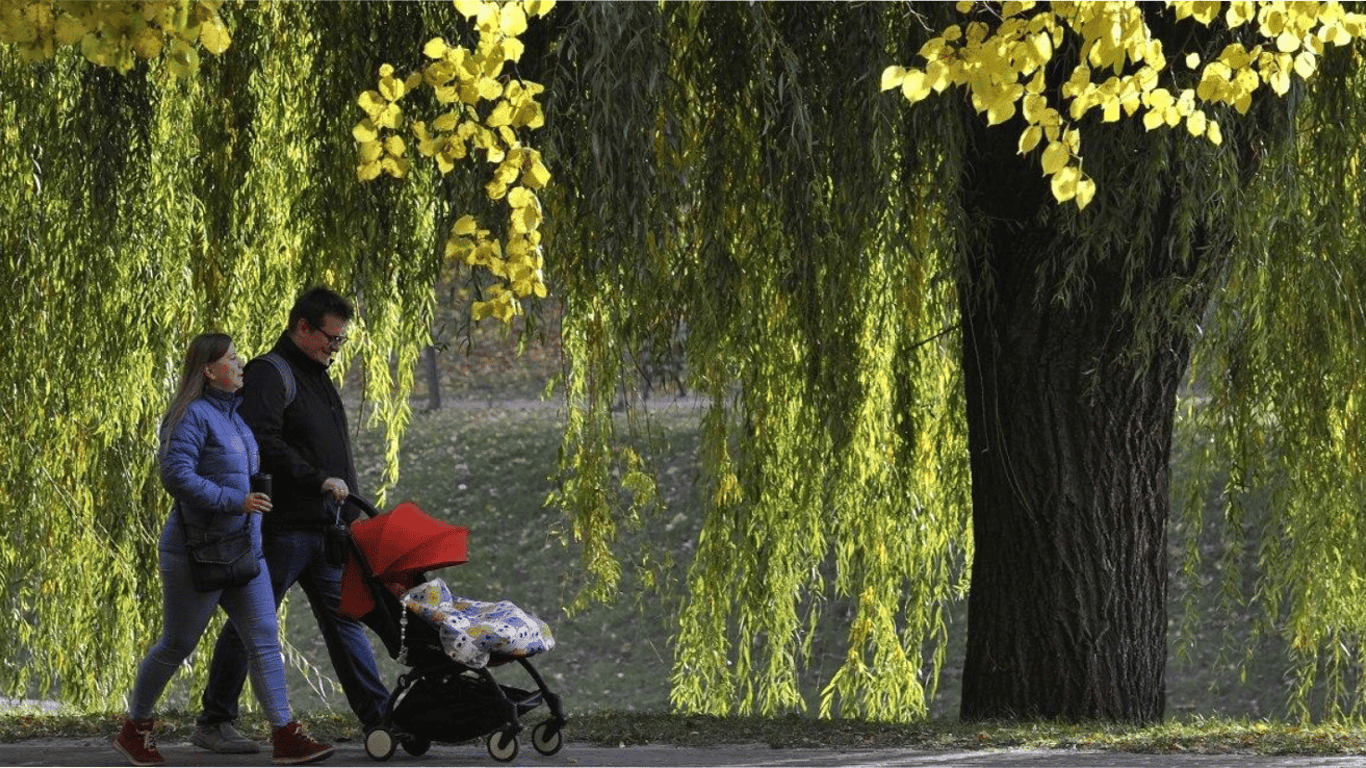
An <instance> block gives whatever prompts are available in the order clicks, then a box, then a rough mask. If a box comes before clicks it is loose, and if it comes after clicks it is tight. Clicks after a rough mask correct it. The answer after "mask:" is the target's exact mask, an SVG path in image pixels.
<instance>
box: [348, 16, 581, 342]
mask: <svg viewBox="0 0 1366 768" xmlns="http://www.w3.org/2000/svg"><path fill="white" fill-rule="evenodd" d="M454 5H455V8H456V10H457V12H459V13H460V14H461V15H463V16H465V17H466V18H467V19H470V20H471V21H472V22H473V23H474V25H475V27H476V29H477V30H478V31H479V42H478V44H477V46H476V47H475V48H474V49H473V50H470V49H469V48H466V47H464V46H458V45H451V44H449V43H447V41H446V40H444V39H442V38H439V37H437V38H432V39H431V40H429V41H427V43H426V45H424V46H423V49H422V50H423V54H424V55H425V56H426V57H427V58H428V59H429V60H430V61H429V63H428V64H427V65H426V66H425V67H424V68H422V69H421V70H420V71H417V72H413V73H412V74H410V75H408V76H407V77H406V78H404V79H401V80H400V79H399V78H397V77H396V76H395V75H394V69H393V67H392V66H390V65H388V64H385V65H383V66H382V67H380V70H379V74H380V80H379V85H378V87H377V89H375V90H371V91H366V92H365V93H363V94H361V96H360V98H359V99H358V100H357V103H358V104H359V105H360V107H361V109H362V110H364V112H365V115H366V116H365V118H364V119H363V120H361V121H360V122H359V123H357V124H356V126H355V127H354V128H353V129H352V136H353V137H354V138H355V139H356V142H357V144H358V155H359V164H358V165H357V168H356V174H357V177H358V178H360V180H361V181H370V180H373V179H375V178H378V177H379V176H380V175H381V174H388V175H390V176H392V177H394V178H403V177H404V176H406V175H407V173H408V170H409V168H410V164H409V162H408V160H407V159H406V157H405V152H406V151H407V146H406V145H405V144H404V142H403V139H402V138H401V137H400V135H399V131H401V130H402V129H403V128H404V127H407V126H408V125H409V123H408V122H407V121H406V120H405V118H404V114H403V110H402V109H401V107H400V106H399V104H398V102H399V100H400V99H402V98H403V97H404V96H405V95H407V94H408V93H411V92H412V91H414V90H417V89H419V88H423V87H426V88H429V89H431V91H432V93H433V95H434V96H435V99H436V102H437V104H439V105H441V107H442V108H443V109H445V110H446V111H445V112H443V113H442V114H440V115H439V116H437V117H436V118H434V119H432V120H431V121H430V122H428V121H425V120H420V121H415V122H412V123H411V130H412V134H413V136H415V137H416V138H417V150H418V152H419V153H420V154H422V155H423V156H424V157H430V158H432V159H434V160H435V161H436V165H437V168H438V169H439V170H440V171H441V173H443V174H445V173H450V172H451V171H452V170H453V169H454V168H455V166H456V164H457V163H458V162H459V161H461V160H463V159H465V158H467V157H469V156H470V155H471V154H472V153H473V152H476V151H480V152H483V154H484V158H485V160H486V161H487V162H488V163H490V164H492V165H493V166H494V169H493V172H492V174H491V178H490V180H489V182H488V184H487V185H486V186H485V191H486V193H487V194H488V197H489V199H490V200H502V201H504V202H506V204H507V206H508V209H509V214H508V225H507V239H506V243H505V244H504V243H503V241H500V240H497V239H494V238H492V237H491V236H490V233H489V230H487V229H481V228H480V226H479V223H478V222H477V221H476V220H475V218H474V217H473V216H470V215H465V216H462V217H461V218H460V219H459V220H458V221H457V222H456V223H455V225H454V226H453V227H452V228H451V233H450V236H449V238H448V240H447V242H446V256H447V257H448V258H450V259H451V260H453V261H458V262H462V263H464V264H467V265H469V266H471V267H474V268H480V269H484V270H487V271H488V273H489V274H491V275H493V276H494V277H495V278H497V280H498V281H499V282H497V283H495V284H494V285H493V286H491V287H490V288H489V290H488V294H487V297H486V299H485V300H483V301H477V302H475V303H474V306H473V313H474V317H475V319H476V320H481V319H483V318H485V317H496V318H498V319H500V320H502V321H504V322H507V321H510V320H511V319H512V317H513V316H514V315H516V314H517V313H519V312H520V311H521V304H520V302H519V301H518V300H519V299H523V298H526V297H528V296H538V297H544V296H545V295H546V286H545V283H544V267H545V262H544V258H543V255H542V251H541V232H540V225H541V203H540V199H539V198H538V197H537V195H536V190H539V189H542V188H543V187H545V185H546V184H547V183H549V181H550V171H549V169H548V168H546V166H545V163H544V162H542V160H541V154H540V152H538V151H536V150H535V149H531V148H530V147H526V146H524V145H523V144H522V141H521V139H520V138H519V131H528V130H535V129H537V128H540V127H541V126H542V125H544V124H545V114H544V112H543V111H542V109H541V105H540V103H539V102H538V101H537V100H536V97H537V96H538V95H539V94H540V93H542V92H543V91H544V90H545V89H544V88H543V87H542V86H541V85H539V84H537V83H532V82H529V81H525V80H521V79H518V78H514V77H510V76H507V75H505V74H504V65H505V63H506V62H508V61H517V60H519V59H520V58H521V56H522V51H523V45H522V42H521V41H520V40H519V39H518V36H519V35H521V34H522V33H523V32H525V31H526V29H527V21H528V19H530V18H535V17H537V16H544V15H545V14H547V13H549V12H550V10H551V8H553V7H554V3H553V2H550V1H549V0H520V1H519V2H505V3H498V2H486V1H485V0H454ZM486 102H488V103H490V104H491V106H489V107H487V108H486V109H485V110H483V111H484V113H485V114H481V111H480V109H479V106H480V105H481V104H484V103H486Z"/></svg>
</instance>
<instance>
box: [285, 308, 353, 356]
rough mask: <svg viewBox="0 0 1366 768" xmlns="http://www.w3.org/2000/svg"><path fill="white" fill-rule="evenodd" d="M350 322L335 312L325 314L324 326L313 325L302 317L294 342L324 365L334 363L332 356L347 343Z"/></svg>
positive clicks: (306, 353)
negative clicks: (347, 330)
mask: <svg viewBox="0 0 1366 768" xmlns="http://www.w3.org/2000/svg"><path fill="white" fill-rule="evenodd" d="M347 325H348V323H347V322H346V321H345V320H343V319H341V318H340V317H337V316H336V315H333V314H330V313H329V314H325V315H323V322H322V327H319V328H315V327H313V326H312V325H311V324H310V323H309V322H308V320H306V319H300V320H299V325H298V328H297V329H296V331H297V332H296V333H295V334H294V343H295V344H296V345H298V347H299V350H300V351H302V352H303V353H304V354H305V355H308V356H309V357H310V358H312V359H314V360H317V361H318V362H319V363H322V364H323V365H331V364H332V356H333V355H335V354H336V353H337V350H339V349H341V346H342V345H343V344H345V343H346V326H347Z"/></svg>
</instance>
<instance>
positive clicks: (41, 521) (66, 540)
mask: <svg viewBox="0 0 1366 768" xmlns="http://www.w3.org/2000/svg"><path fill="white" fill-rule="evenodd" d="M464 24H465V22H464V21H463V19H461V17H460V16H459V15H458V14H455V13H454V12H453V10H452V6H450V5H444V4H443V5H440V6H437V5H435V4H408V3H396V4H388V3H337V4H299V3H266V4H251V5H229V6H223V5H222V4H221V3H216V2H155V1H149V2H140V3H117V2H116V3H53V2H49V1H48V0H42V1H41V2H27V1H20V0H4V2H0V42H4V43H6V45H4V46H3V47H0V75H3V78H4V82H5V83H6V85H5V86H4V88H3V89H0V126H3V127H0V134H3V136H4V144H5V151H4V153H3V156H2V157H0V210H3V211H4V214H5V218H6V221H7V222H9V226H7V227H6V228H5V229H4V232H3V233H0V281H3V283H4V284H5V285H6V289H5V290H4V291H3V292H0V316H3V319H2V320H0V338H3V339H4V343H3V344H0V364H3V368H4V370H3V372H0V393H3V395H0V498H3V499H4V505H5V506H4V510H5V512H6V516H7V518H9V520H10V522H9V524H8V525H7V526H6V533H5V534H4V536H3V537H0V574H2V575H0V582H3V584H4V585H5V588H4V590H3V595H2V596H0V601H2V604H3V606H4V610H3V611H0V636H3V637H4V640H3V645H0V655H3V656H4V658H5V659H7V661H8V663H6V664H5V665H4V667H3V669H0V687H3V690H4V692H5V694H6V695H18V696H25V695H29V696H52V697H57V698H60V699H61V700H63V701H65V702H68V703H71V704H75V705H85V706H91V705H94V706H118V704H119V699H120V698H121V697H122V696H123V695H124V693H125V692H126V691H127V690H128V688H129V686H130V684H131V678H132V675H133V671H134V666H135V665H134V664H133V663H132V661H131V660H133V659H136V657H137V656H138V655H139V654H140V653H142V652H143V651H145V649H146V647H147V644H148V643H150V642H151V641H152V639H153V638H154V637H155V636H156V632H157V631H158V629H159V627H158V623H159V621H160V611H159V605H160V598H159V589H160V587H159V583H160V577H159V576H158V574H157V570H156V540H157V537H158V535H159V532H160V528H161V525H162V522H163V521H164V519H165V514H166V509H167V501H166V498H165V494H164V492H163V491H162V490H161V488H160V484H159V482H157V480H156V472H155V466H154V460H153V457H154V456H155V453H156V450H155V444H156V435H157V425H158V422H159V419H160V417H161V414H162V412H163V410H164V408H165V405H166V402H167V398H168V397H169V393H170V387H171V386H172V385H173V381H172V379H173V377H174V376H175V375H176V371H175V368H176V365H177V362H178V360H179V358H180V356H181V355H182V354H183V350H184V348H185V345H186V343H187V342H188V340H189V338H191V337H192V336H193V335H195V334H196V333H199V332H202V331H205V330H211V329H217V330H224V331H227V332H230V333H232V334H233V335H234V336H235V338H236V340H237V344H238V348H239V349H240V350H242V351H243V353H244V354H254V353H258V352H261V351H264V350H265V349H267V348H269V346H270V345H271V344H272V343H273V341H274V339H275V337H276V336H277V335H278V334H279V332H280V330H281V328H282V327H283V322H284V319H285V316H286V314H287V312H288V309H289V307H290V305H291V303H292V301H293V298H294V296H296V295H297V294H298V292H299V291H300V290H301V289H302V288H303V287H305V286H307V285H309V284H312V283H326V284H329V285H331V286H332V287H334V288H336V289H337V290H339V291H341V292H343V293H345V294H348V295H351V296H354V297H355V298H356V300H357V304H358V309H359V315H358V318H357V322H356V323H355V325H356V326H357V334H356V335H357V337H358V339H359V343H357V344H352V345H348V347H347V349H346V350H345V359H344V360H343V361H342V363H343V365H342V366H339V367H340V368H341V369H342V370H344V371H350V372H352V375H350V376H349V377H348V378H350V379H351V381H353V382H354V381H355V380H356V379H359V380H360V384H359V385H354V384H352V385H351V386H352V387H358V388H356V389H352V391H362V392H363V400H362V404H363V405H362V407H363V409H364V417H365V418H364V419H357V420H356V423H357V425H358V426H359V425H360V424H361V423H362V422H365V423H370V424H379V425H382V426H383V427H384V428H385V431H386V435H387V438H388V458H389V467H388V474H387V476H386V477H387V478H388V479H389V480H392V478H393V477H394V476H395V474H396V472H397V469H398V464H397V453H398V438H399V436H400V434H401V433H402V429H403V427H404V425H405V424H406V422H407V419H408V416H409V406H408V400H407V394H408V392H409V390H410V389H411V386H412V371H413V367H414V363H415V361H416V360H417V356H418V354H419V353H420V351H421V349H422V348H423V346H424V345H425V344H426V343H427V342H428V341H429V339H430V327H431V318H432V311H433V307H434V303H435V296H434V290H433V288H434V285H435V284H436V282H437V281H438V280H439V279H441V278H442V277H444V276H446V275H447V274H448V270H449V262H448V261H447V259H446V257H445V255H444V253H443V247H444V243H445V239H446V236H447V233H446V232H444V231H442V232H441V233H440V235H439V236H438V232H437V229H436V222H435V218H436V217H435V216H434V210H435V206H434V205H433V202H432V200H433V199H434V198H439V194H438V192H437V191H435V190H436V189H437V186H438V185H437V180H436V178H435V174H434V173H428V172H425V171H424V170H422V169H417V170H416V171H415V173H414V174H413V177H412V178H410V179H409V180H408V181H407V182H405V183H403V184H398V183H385V182H386V181H392V180H391V179H389V180H381V181H380V182H379V183H377V184H372V185H363V184H361V183H360V182H358V180H357V178H356V167H355V159H354V141H355V140H354V138H353V126H354V124H355V122H356V106H355V105H356V101H355V100H356V95H357V94H358V93H361V92H362V91H364V90H366V88H368V87H370V86H372V85H373V83H374V77H375V72H376V70H377V69H378V68H379V66H380V65H381V63H382V62H383V61H385V60H386V59H390V60H391V59H394V58H398V57H406V56H409V55H410V54H411V53H412V51H413V50H414V46H415V45H417V46H419V48H420V45H421V42H420V41H421V40H423V39H425V38H424V37H423V36H422V35H423V32H424V30H426V29H428V28H432V27H449V28H451V30H452V32H453V33H454V32H455V31H456V30H458V28H459V27H460V26H461V25H464ZM355 374H359V375H355ZM364 490H366V492H367V494H368V493H379V494H382V491H383V488H377V489H364ZM296 661H297V662H298V663H300V664H301V665H304V666H305V667H306V666H307V660H306V659H302V658H297V659H296Z"/></svg>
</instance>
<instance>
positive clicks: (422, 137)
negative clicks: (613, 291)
mask: <svg viewBox="0 0 1366 768" xmlns="http://www.w3.org/2000/svg"><path fill="white" fill-rule="evenodd" d="M0 1H3V0H0ZM453 5H454V6H455V9H456V11H457V12H458V13H459V14H460V15H461V16H463V17H465V18H466V19H468V20H470V21H471V22H472V23H473V24H474V26H475V28H476V29H477V31H478V33H479V40H478V43H477V44H475V46H474V47H473V48H469V47H466V46H463V45H453V44H451V43H449V42H447V41H446V40H445V39H444V38H441V37H434V38H431V39H429V40H427V41H426V43H424V44H423V46H422V53H423V55H424V56H425V57H426V58H427V59H428V63H427V65H426V66H424V67H422V68H421V69H420V70H418V71H416V72H413V73H412V74H410V75H408V76H407V77H406V78H402V79H400V78H399V77H398V76H397V75H396V74H395V72H394V68H393V67H392V66H390V65H388V64H385V65H383V66H382V67H381V68H380V70H379V75H380V79H379V83H378V84H377V86H376V88H375V89H374V90H369V91H366V92H364V93H362V94H361V95H360V96H359V97H358V98H357V99H356V104H357V105H358V106H359V107H360V108H361V110H362V111H364V112H365V115H366V116H365V118H364V119H363V120H361V121H360V122H359V123H357V124H356V125H355V126H353V128H352V131H351V134H352V137H353V138H354V139H355V140H356V142H357V159H358V165H357V169H356V174H357V177H358V178H360V179H361V180H362V181H369V180H372V179H376V178H378V177H379V176H380V175H382V174H385V173H387V174H389V175H391V176H394V177H396V178H401V177H403V176H404V175H405V174H406V173H407V171H408V169H409V165H408V161H407V160H406V159H405V157H404V155H405V152H406V150H407V147H406V145H405V144H404V142H403V140H402V139H401V138H400V137H399V135H398V134H397V133H396V132H397V131H400V130H402V128H403V126H404V125H405V124H406V119H405V117H404V115H403V112H402V110H401V109H400V108H399V106H398V103H397V102H399V100H401V99H402V98H403V97H404V96H406V95H407V94H408V93H410V92H412V91H414V90H417V89H420V88H423V87H426V88H430V89H431V91H432V93H433V94H434V95H435V97H436V101H437V103H438V104H441V105H444V106H443V107H442V109H443V110H445V111H443V112H442V113H441V114H440V115H438V116H437V117H436V118H434V119H432V120H431V121H430V122H427V121H420V120H419V121H414V122H413V123H412V132H413V135H414V136H415V137H416V139H417V151H418V153H419V154H421V155H422V156H423V157H430V158H432V159H434V160H435V161H436V165H437V169H438V170H439V171H440V172H441V173H443V174H445V173H450V172H451V171H453V170H454V169H455V167H456V165H457V163H458V162H460V161H461V160H464V159H466V158H467V157H470V155H471V154H474V153H475V152H476V150H482V151H483V159H484V160H485V162H486V163H488V164H489V165H492V166H493V169H492V171H491V173H490V176H489V180H488V183H487V184H485V187H484V189H485V193H486V194H487V196H488V197H489V199H490V200H495V201H502V202H503V203H505V204H506V205H507V211H508V214H507V220H506V225H505V227H504V228H503V230H504V232H505V235H506V240H505V241H501V240H499V239H497V237H496V236H495V235H494V234H493V233H492V232H491V231H490V230H488V229H483V228H481V227H480V226H479V224H478V222H477V221H476V220H475V219H474V218H473V217H472V216H468V215H466V216H462V217H460V218H459V219H458V220H457V221H456V222H455V224H454V225H453V226H452V227H451V231H450V234H449V236H448V238H447V240H446V245H445V253H446V257H447V258H448V259H449V260H451V261H452V262H453V263H455V264H460V265H465V266H468V267H470V268H472V269H475V270H481V271H483V272H485V273H487V275H488V276H490V277H491V278H493V282H492V283H491V284H490V285H488V287H487V288H486V293H485V296H484V298H483V299H481V300H480V301H476V302H475V303H474V305H473V308H472V309H473V314H474V317H475V319H476V320H479V319H483V318H486V317H492V318H497V319H499V320H502V321H504V322H506V321H508V320H510V319H511V318H512V317H513V316H514V315H516V314H518V313H520V312H521V303H520V301H521V300H522V299H525V298H528V297H533V296H535V297H544V296H546V295H547V290H546V285H545V282H544V273H543V268H544V258H543V256H542V253H541V247H540V242H541V233H540V227H541V224H542V222H543V213H542V209H541V203H540V199H539V198H538V197H537V194H536V191H537V190H539V189H543V188H544V187H545V186H546V185H547V184H549V183H550V178H551V175H550V170H549V168H547V167H546V165H545V163H544V162H543V161H542V159H541V154H540V152H538V151H536V150H534V149H531V148H529V147H526V146H523V144H522V139H521V135H520V133H519V132H521V131H527V130H535V129H536V128H539V127H541V126H542V125H544V124H545V113H544V110H543V109H542V107H541V105H540V103H539V102H538V100H537V97H538V96H539V95H540V94H541V93H543V92H544V91H545V88H544V87H543V86H541V85H540V84H538V83H533V82H529V81H525V80H521V79H518V78H515V77H511V76H509V75H507V74H505V73H504V64H505V62H507V61H515V60H516V59H518V58H519V57H520V56H521V53H522V50H523V46H522V43H521V42H520V41H519V40H518V39H517V36H518V35H520V34H522V33H524V32H525V31H526V30H527V24H528V20H529V19H532V18H536V17H539V16H544V15H545V14H546V13H549V12H550V10H551V9H552V8H553V7H554V3H553V2H548V1H547V0H528V1H524V2H505V3H498V2H486V1H484V0H455V2H454V3H453ZM485 102H491V104H485Z"/></svg>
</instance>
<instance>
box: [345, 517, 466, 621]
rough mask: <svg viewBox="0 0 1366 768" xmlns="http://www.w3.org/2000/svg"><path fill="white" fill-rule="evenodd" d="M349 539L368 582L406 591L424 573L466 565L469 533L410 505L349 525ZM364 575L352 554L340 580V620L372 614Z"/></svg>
mask: <svg viewBox="0 0 1366 768" xmlns="http://www.w3.org/2000/svg"><path fill="white" fill-rule="evenodd" d="M351 539H352V541H354V542H355V543H356V548H357V549H359V550H360V551H361V554H363V555H364V556H365V564H366V565H368V566H369V568H370V573H369V574H368V575H369V576H373V577H374V578H376V579H378V580H380V581H387V582H395V583H398V584H403V585H404V586H405V587H412V586H414V585H415V584H416V583H417V577H418V576H420V575H421V574H422V572H423V571H429V570H433V569H435V568H444V567H446V566H448V565H460V564H462V563H464V562H466V560H468V557H466V543H467V542H468V539H469V531H468V530H467V529H466V528H465V526H463V525H451V524H450V523H443V522H442V521H440V520H437V519H436V518H434V517H431V516H430V515H428V514H426V513H425V512H423V511H422V510H421V509H419V508H418V506H417V505H416V504H414V503H412V502H410V501H405V502H403V503H402V504H399V505H398V506H397V507H394V508H393V510H391V511H389V512H383V513H380V514H378V515H376V516H374V517H372V518H369V519H365V520H357V521H356V522H354V523H352V524H351ZM366 575H367V574H365V573H364V571H363V569H362V566H361V563H360V562H359V561H358V560H357V559H356V555H355V553H354V552H353V553H351V556H350V557H349V558H348V559H347V561H346V572H345V573H344V574H343V576H342V596H341V606H340V607H339V610H340V612H341V613H342V615H345V616H350V617H351V618H353V619H359V618H361V617H363V616H365V615H366V614H367V613H369V612H370V611H371V610H373V609H374V607H375V599H374V597H373V596H372V595H371V593H370V590H369V589H368V588H366V585H365V577H366Z"/></svg>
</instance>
